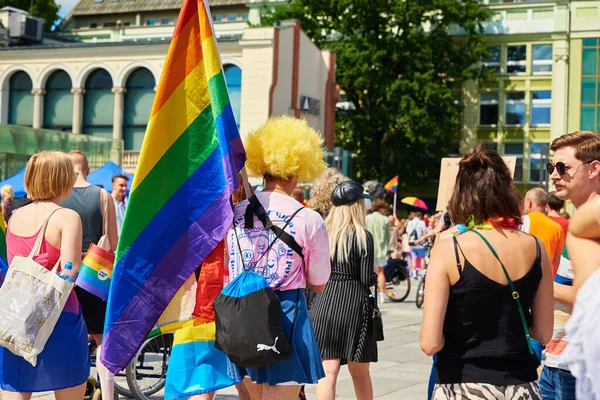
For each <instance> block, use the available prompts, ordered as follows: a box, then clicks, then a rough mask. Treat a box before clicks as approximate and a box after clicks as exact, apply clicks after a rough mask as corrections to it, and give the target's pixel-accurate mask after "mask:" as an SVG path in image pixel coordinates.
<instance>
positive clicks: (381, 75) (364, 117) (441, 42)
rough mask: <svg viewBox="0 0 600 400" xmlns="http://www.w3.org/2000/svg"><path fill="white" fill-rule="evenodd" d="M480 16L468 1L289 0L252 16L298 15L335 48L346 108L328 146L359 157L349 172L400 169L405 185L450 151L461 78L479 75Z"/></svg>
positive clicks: (366, 175)
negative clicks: (453, 32) (332, 143)
mask: <svg viewBox="0 0 600 400" xmlns="http://www.w3.org/2000/svg"><path fill="white" fill-rule="evenodd" d="M488 15H489V14H488V11H487V10H486V9H484V8H482V7H480V6H479V4H478V3H477V1H475V0H463V1H461V0H289V2H288V4H286V5H284V6H281V7H279V8H277V9H276V10H275V11H274V12H272V13H267V14H266V15H264V16H263V18H262V21H261V22H262V23H263V25H272V24H274V23H278V22H280V21H283V20H287V19H297V20H299V21H300V23H301V26H302V29H303V30H304V31H305V32H306V34H307V35H308V36H309V37H310V38H311V39H312V40H313V42H314V43H315V44H316V45H317V46H319V47H320V48H322V49H331V50H334V51H335V52H336V53H337V72H336V81H337V83H338V85H339V86H340V88H341V90H342V101H343V100H345V101H348V102H349V103H351V104H352V107H351V108H353V109H352V110H348V111H341V110H338V113H337V126H336V145H337V146H342V147H344V148H347V149H349V150H352V151H354V152H355V153H356V154H357V155H358V157H357V158H356V159H355V165H356V167H357V168H356V169H357V171H358V176H357V178H359V179H361V180H367V179H379V180H380V181H383V182H386V181H387V180H388V179H390V178H391V177H392V176H394V175H400V184H401V185H402V186H404V185H407V184H411V183H415V182H422V181H423V180H424V179H431V178H434V177H436V176H437V175H438V173H439V165H440V164H439V159H440V158H441V157H443V156H446V155H447V154H448V153H449V152H450V151H451V148H457V147H458V141H459V139H460V125H461V122H460V121H461V116H460V114H461V111H462V106H461V101H459V100H460V93H461V90H460V82H461V81H463V80H466V79H477V78H482V76H481V74H482V71H481V70H480V67H479V61H480V59H481V58H482V56H484V55H485V54H486V49H485V46H484V43H483V36H482V35H481V34H480V32H481V30H482V26H481V23H482V22H483V21H485V20H486V19H487V18H488ZM457 26H458V27H461V28H462V30H463V31H462V34H460V35H451V34H450V31H451V29H454V30H455V29H456V27H457ZM484 73H485V72H484ZM485 75H486V76H487V75H488V73H485Z"/></svg>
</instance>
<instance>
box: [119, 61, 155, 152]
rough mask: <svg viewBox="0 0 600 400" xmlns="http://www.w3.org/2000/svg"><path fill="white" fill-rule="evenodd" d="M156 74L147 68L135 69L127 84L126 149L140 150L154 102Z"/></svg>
mask: <svg viewBox="0 0 600 400" xmlns="http://www.w3.org/2000/svg"><path fill="white" fill-rule="evenodd" d="M155 86H156V81H155V80H154V75H152V72H150V71H149V70H148V69H147V68H138V69H136V70H135V71H133V72H132V73H131V74H130V75H129V78H127V83H126V84H125V89H126V91H125V112H124V115H123V141H124V142H125V143H124V146H125V150H140V149H141V148H142V142H143V141H144V134H145V133H146V125H147V124H148V118H149V117H150V112H151V111H152V103H153V102H154V94H155V93H154V87H155Z"/></svg>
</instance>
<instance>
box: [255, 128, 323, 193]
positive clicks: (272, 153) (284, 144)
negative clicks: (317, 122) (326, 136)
mask: <svg viewBox="0 0 600 400" xmlns="http://www.w3.org/2000/svg"><path fill="white" fill-rule="evenodd" d="M244 147H245V148H246V157H247V160H246V168H247V169H248V172H249V173H250V175H253V176H259V177H264V176H271V177H274V178H281V179H285V180H289V179H292V178H294V177H295V178H298V180H300V181H301V182H311V181H313V180H314V179H316V178H318V177H319V176H320V175H321V174H322V173H323V171H324V170H325V168H327V164H325V160H324V159H325V151H324V150H323V139H322V138H321V135H319V134H318V133H317V132H316V131H315V130H314V129H313V128H311V127H310V126H308V123H307V122H306V121H305V120H303V119H297V118H293V117H289V116H283V117H274V118H269V120H268V121H267V122H266V123H265V124H263V125H262V126H261V127H260V128H258V129H256V130H254V131H252V132H250V133H249V134H248V135H246V137H245V138H244Z"/></svg>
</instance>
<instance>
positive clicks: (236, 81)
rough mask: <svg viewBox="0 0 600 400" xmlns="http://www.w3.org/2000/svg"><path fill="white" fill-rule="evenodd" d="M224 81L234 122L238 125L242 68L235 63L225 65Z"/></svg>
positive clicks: (240, 109) (240, 108)
mask: <svg viewBox="0 0 600 400" xmlns="http://www.w3.org/2000/svg"><path fill="white" fill-rule="evenodd" d="M224 69H225V81H226V82H227V89H229V101H230V103H231V108H232V110H233V115H234V116H235V122H236V123H237V126H238V128H239V127H240V114H241V111H242V70H241V69H240V67H238V66H236V65H231V64H230V65H226V66H225V68H224Z"/></svg>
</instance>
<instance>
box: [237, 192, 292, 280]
mask: <svg viewBox="0 0 600 400" xmlns="http://www.w3.org/2000/svg"><path fill="white" fill-rule="evenodd" d="M253 197H254V196H253ZM258 204H259V205H260V203H258ZM248 207H250V206H248ZM261 208H262V205H261ZM303 209H304V207H300V208H299V209H297V210H296V211H295V212H294V213H293V214H292V215H291V216H290V218H289V219H288V220H287V222H286V223H285V225H284V226H283V228H279V227H278V226H277V227H276V228H277V231H275V230H273V231H274V232H276V236H275V239H273V241H272V242H271V243H270V244H269V246H268V247H267V249H266V250H265V251H264V252H263V254H262V255H261V256H260V258H259V259H258V260H256V263H257V264H258V262H259V261H260V260H262V258H263V257H264V255H265V254H267V253H268V252H269V250H271V247H273V245H274V244H275V242H276V241H277V239H281V240H282V241H283V242H284V243H285V244H287V245H288V246H289V243H288V242H287V241H286V240H285V239H284V236H285V235H287V237H289V239H291V241H293V243H295V244H296V246H298V247H300V245H299V244H298V243H297V242H296V241H295V240H294V238H293V237H292V236H290V234H288V233H287V232H286V231H285V228H287V227H288V225H289V224H290V222H292V220H293V219H294V217H295V216H296V215H298V213H299V212H300V211H302V210H303ZM263 211H264V208H263ZM246 212H247V210H246ZM265 215H266V213H265ZM268 218H269V217H268V216H267V219H268ZM269 222H270V219H269ZM271 225H272V226H274V225H273V224H272V223H271ZM252 227H254V224H252ZM244 228H245V229H250V228H248V227H247V226H245V225H244ZM265 228H266V225H265ZM233 232H234V233H235V239H236V241H237V245H238V249H239V250H240V258H241V260H242V266H243V267H244V270H246V269H247V268H246V263H245V262H244V257H243V255H242V254H241V253H242V246H241V245H240V237H239V236H238V233H237V227H236V226H235V225H234V227H233ZM290 247H292V246H290ZM292 250H293V247H292ZM300 251H302V248H300ZM299 255H300V257H302V260H303V261H304V256H303V255H302V254H301V253H299Z"/></svg>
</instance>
